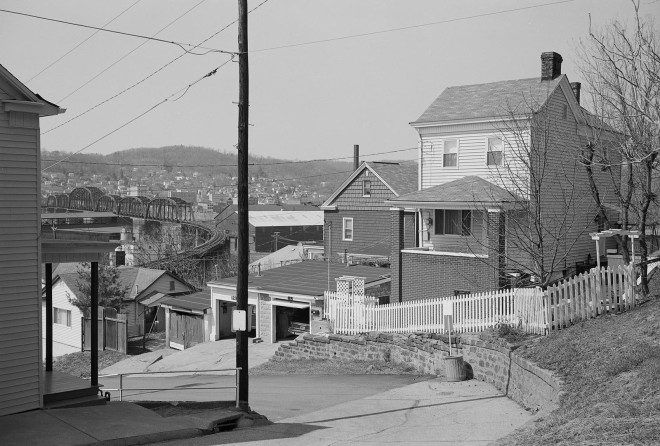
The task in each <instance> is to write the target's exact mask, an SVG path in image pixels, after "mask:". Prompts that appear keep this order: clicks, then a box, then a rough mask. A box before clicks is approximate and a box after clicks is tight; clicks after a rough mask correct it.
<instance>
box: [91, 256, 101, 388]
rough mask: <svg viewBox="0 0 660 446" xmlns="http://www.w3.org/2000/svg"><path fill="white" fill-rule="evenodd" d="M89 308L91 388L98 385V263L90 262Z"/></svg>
mask: <svg viewBox="0 0 660 446" xmlns="http://www.w3.org/2000/svg"><path fill="white" fill-rule="evenodd" d="M91 282H92V283H91V297H92V299H91V304H90V305H91V308H90V317H91V318H92V321H91V322H92V323H91V326H92V327H91V328H92V336H91V338H92V342H91V343H90V349H91V371H90V375H91V379H92V383H91V384H92V386H98V385H99V262H92V269H91Z"/></svg>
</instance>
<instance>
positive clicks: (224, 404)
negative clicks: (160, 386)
mask: <svg viewBox="0 0 660 446" xmlns="http://www.w3.org/2000/svg"><path fill="white" fill-rule="evenodd" d="M135 404H137V405H138V406H142V407H144V408H146V409H149V410H152V411H154V412H156V413H157V414H158V415H160V416H161V417H173V416H179V415H190V414H195V413H205V412H208V411H212V410H218V409H233V408H235V406H236V402H234V401H202V402H197V401H137V402H135Z"/></svg>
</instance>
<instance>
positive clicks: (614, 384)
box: [498, 297, 660, 446]
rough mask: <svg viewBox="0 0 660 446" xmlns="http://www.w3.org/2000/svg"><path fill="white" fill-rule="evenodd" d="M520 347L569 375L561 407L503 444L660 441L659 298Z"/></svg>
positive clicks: (541, 362)
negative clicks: (627, 310) (626, 311)
mask: <svg viewBox="0 0 660 446" xmlns="http://www.w3.org/2000/svg"><path fill="white" fill-rule="evenodd" d="M518 352H519V353H520V354H521V355H522V356H524V357H526V358H528V359H531V360H532V361H535V362H536V363H537V364H539V365H540V366H541V367H543V368H546V369H549V370H553V371H555V372H557V373H558V374H560V375H561V376H563V377H564V380H565V383H566V384H565V388H564V390H565V395H564V396H562V398H561V401H560V408H559V409H558V410H556V411H555V412H553V413H552V414H550V415H549V416H547V417H545V418H542V419H538V420H537V422H536V423H534V424H533V425H529V426H527V427H525V428H523V429H522V430H519V431H517V432H515V433H514V434H513V435H511V436H509V437H506V438H504V439H502V440H501V441H500V442H498V444H500V445H521V446H522V445H525V446H527V445H550V444H552V445H555V444H563V445H575V444H580V445H629V444H630V445H651V444H660V298H658V297H654V298H653V299H651V300H650V301H647V302H645V303H643V304H642V305H640V306H639V307H637V308H635V309H633V310H632V311H630V312H628V313H623V314H619V315H607V316H603V317H600V318H597V319H592V320H589V321H586V322H583V323H580V324H578V325H574V326H572V327H570V328H568V329H566V330H561V331H559V332H555V333H552V334H551V335H550V336H546V337H543V338H539V339H537V340H536V341H534V342H532V343H531V344H528V345H526V346H524V347H521V349H519V350H518Z"/></svg>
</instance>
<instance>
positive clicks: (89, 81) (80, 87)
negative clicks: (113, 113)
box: [46, 0, 206, 133]
mask: <svg viewBox="0 0 660 446" xmlns="http://www.w3.org/2000/svg"><path fill="white" fill-rule="evenodd" d="M205 1H206V0H201V1H200V2H198V3H197V4H195V5H194V6H192V7H191V8H189V9H188V10H187V11H185V12H184V13H183V14H181V15H179V16H178V17H177V18H175V19H174V20H172V21H171V22H170V23H168V24H167V25H165V26H163V27H162V28H161V29H159V30H158V31H156V32H155V33H154V34H152V35H151V37H155V36H157V35H158V34H160V33H162V32H163V31H165V30H166V29H167V28H169V27H170V26H172V25H173V24H175V23H176V22H178V21H179V20H181V19H182V18H183V17H185V16H186V15H188V13H190V12H191V11H192V10H193V9H195V8H197V7H198V6H199V5H201V4H202V3H204V2H205ZM97 32H99V31H97ZM147 43H149V41H148V40H145V41H144V42H142V43H141V44H139V45H138V46H136V47H135V48H133V49H132V50H131V51H129V52H128V53H126V54H124V55H123V56H121V57H120V58H119V59H117V60H115V61H114V62H112V63H111V64H110V65H108V66H107V67H105V68H104V69H103V70H101V71H100V72H99V73H97V74H96V75H95V76H93V77H92V78H91V79H89V80H88V81H87V82H85V83H84V84H82V85H81V86H79V87H78V88H76V89H75V90H73V91H72V92H71V93H69V94H67V95H66V96H64V97H63V98H62V99H59V100H58V101H57V102H61V101H64V100H66V99H68V98H69V97H71V96H73V95H74V94H75V93H77V92H78V91H80V90H81V89H82V88H84V87H86V86H87V85H89V84H90V83H92V82H93V81H94V80H95V79H97V78H98V77H99V76H101V75H102V74H103V73H105V72H106V71H108V70H109V69H110V68H112V67H114V66H115V65H117V64H118V63H119V62H121V61H122V60H124V59H126V58H127V57H128V56H130V55H131V54H133V53H134V52H136V51H137V50H139V49H140V48H142V47H143V46H144V45H146V44H147ZM202 43H203V42H202ZM195 48H197V46H195V47H193V50H194V49H195ZM186 54H187V53H182V54H181V55H180V56H179V57H183V56H185V55H186ZM178 59H179V58H178V57H177V58H176V59H175V60H178ZM167 65H169V64H167ZM167 65H165V66H167ZM158 71H160V70H158ZM158 71H157V72H158ZM149 77H151V75H150V76H148V77H146V78H145V79H144V80H146V79H148V78H149ZM140 83H142V81H141V82H140ZM131 88H133V87H132V86H131V87H129V88H128V89H126V90H123V91H122V92H121V93H119V94H122V93H124V92H126V91H127V90H129V89H131ZM119 94H118V95H119ZM118 95H115V96H113V97H112V99H114V98H115V97H116V96H118ZM105 102H107V101H104V102H102V104H103V103H105ZM96 107H97V106H94V107H93V108H96ZM84 113H87V112H84ZM84 113H83V114H84ZM78 116H81V115H78ZM73 119H75V118H72V119H70V120H69V121H72V120H73ZM69 121H66V122H69ZM66 122H65V123H66ZM61 125H64V124H61ZM58 127H59V126H58ZM56 128H57V127H56ZM49 131H50V130H49ZM46 133H47V132H46Z"/></svg>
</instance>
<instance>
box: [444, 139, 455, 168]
mask: <svg viewBox="0 0 660 446" xmlns="http://www.w3.org/2000/svg"><path fill="white" fill-rule="evenodd" d="M443 147H444V149H443V156H442V165H443V167H456V166H458V140H456V139H446V140H445V141H444V144H443Z"/></svg>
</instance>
